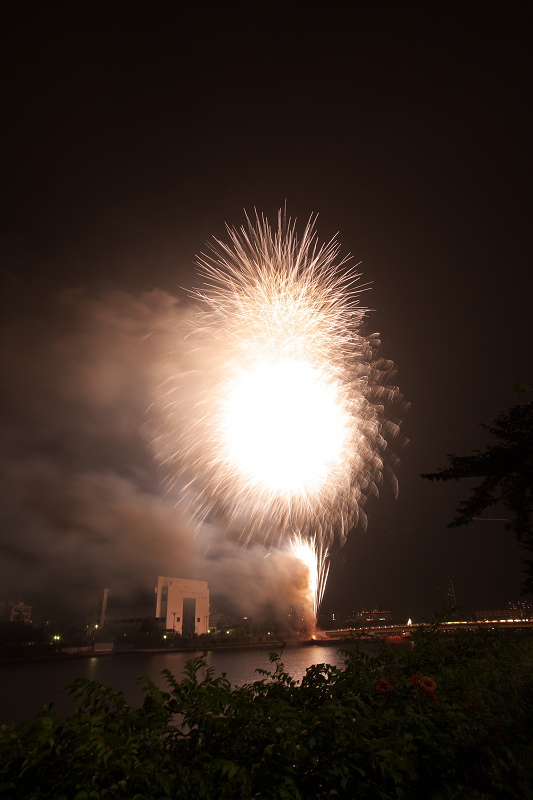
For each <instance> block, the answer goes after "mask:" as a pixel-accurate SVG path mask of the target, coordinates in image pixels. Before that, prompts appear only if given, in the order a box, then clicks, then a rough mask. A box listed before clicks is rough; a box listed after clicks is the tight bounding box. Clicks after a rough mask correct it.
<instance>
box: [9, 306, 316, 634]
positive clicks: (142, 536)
mask: <svg viewBox="0 0 533 800" xmlns="http://www.w3.org/2000/svg"><path fill="white" fill-rule="evenodd" d="M187 314H188V311H187V309H186V307H184V306H183V305H182V304H181V303H180V301H179V300H178V299H177V298H176V297H173V296H171V295H170V294H168V293H166V292H163V291H159V290H156V291H151V292H144V293H129V292H116V291H114V292H111V291H110V292H107V293H92V292H88V291H83V290H64V291H61V292H58V293H56V294H54V295H52V296H50V297H48V298H47V299H46V301H45V300H43V299H40V300H38V301H37V300H36V299H35V298H29V297H28V298H23V299H22V298H18V300H17V301H16V302H13V303H12V304H11V306H10V307H9V310H7V311H6V312H5V313H4V314H3V317H2V320H1V321H0V357H1V363H2V374H3V378H4V380H3V381H2V386H3V388H2V390H1V392H0V418H1V419H2V427H1V430H0V442H1V449H0V452H1V455H0V474H1V481H0V587H1V588H0V594H1V595H2V596H3V598H5V599H9V598H20V599H24V600H26V602H31V603H32V604H33V605H34V617H35V618H44V617H45V616H48V615H50V614H55V615H63V616H64V617H66V618H68V617H72V614H73V612H76V613H78V615H79V617H80V618H81V617H82V615H83V614H84V612H85V609H86V605H87V601H88V599H89V596H90V594H91V592H93V591H100V590H103V588H104V587H105V586H109V585H112V586H116V587H120V589H121V591H122V592H124V593H127V592H132V593H133V592H135V591H137V590H139V589H146V588H150V587H152V588H153V586H154V585H155V583H154V582H155V579H156V577H157V575H158V574H166V575H175V576H176V577H188V578H194V579H201V580H208V582H209V585H210V589H211V592H212V593H216V594H218V595H223V596H224V597H226V598H227V599H228V600H229V601H231V602H232V603H233V604H234V605H236V606H238V607H239V608H241V609H243V610H245V611H247V612H248V613H252V614H253V613H255V612H256V611H257V610H259V609H261V608H262V607H264V606H266V605H268V604H276V603H281V604H282V605H283V607H284V608H286V607H287V606H289V605H291V604H295V605H302V604H304V603H305V600H306V598H305V584H306V581H305V574H303V571H304V568H303V567H302V565H301V564H300V563H299V562H298V561H297V560H296V559H295V558H294V557H293V556H290V555H289V554H288V553H283V552H279V551H276V552H273V553H271V554H270V555H268V554H267V551H266V550H265V549H264V548H262V547H260V546H258V545H251V546H249V547H248V548H246V549H243V548H242V547H240V546H239V545H238V544H237V543H236V542H235V541H233V539H232V537H231V536H227V532H226V531H224V530H223V529H222V528H220V527H218V526H217V525H216V524H214V523H204V524H203V525H200V526H199V525H197V524H195V522H194V520H191V519H190V517H189V515H188V514H187V509H186V508H184V507H183V505H182V504H181V503H180V502H178V500H177V497H176V496H175V495H172V494H166V493H165V490H164V489H163V488H162V486H163V478H164V476H163V475H162V473H161V472H160V471H159V470H158V468H157V466H156V465H155V463H154V460H153V455H152V449H151V445H150V439H151V437H152V435H153V434H152V433H151V423H150V414H149V413H148V409H149V408H150V406H151V403H152V400H153V392H154V389H155V387H157V386H159V385H160V383H161V381H163V380H164V378H165V373H166V371H168V366H169V363H170V362H171V361H172V360H173V361H174V362H175V363H176V368H177V369H181V368H182V365H180V359H181V358H182V357H183V354H182V352H181V350H180V342H181V341H182V340H181V331H182V328H183V323H184V320H185V318H186V317H187Z"/></svg>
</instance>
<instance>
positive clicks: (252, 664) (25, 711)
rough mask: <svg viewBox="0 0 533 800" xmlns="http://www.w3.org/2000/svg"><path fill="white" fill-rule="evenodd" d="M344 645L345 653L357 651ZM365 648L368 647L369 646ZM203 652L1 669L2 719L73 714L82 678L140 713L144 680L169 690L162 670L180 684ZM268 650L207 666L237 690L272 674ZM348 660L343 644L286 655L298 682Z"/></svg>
mask: <svg viewBox="0 0 533 800" xmlns="http://www.w3.org/2000/svg"><path fill="white" fill-rule="evenodd" d="M356 646H357V645H355V644H354V643H351V642H350V643H343V644H342V648H343V649H344V650H350V649H353V648H354V647H356ZM363 646H364V645H363ZM203 652H204V651H203V650H198V651H197V652H194V651H190V650H188V651H187V652H176V651H174V652H156V653H147V652H129V653H117V654H113V655H99V656H91V657H88V658H68V660H67V659H64V660H63V659H59V658H58V659H50V660H46V661H24V662H17V663H14V662H12V663H4V664H0V719H3V720H4V722H16V723H20V722H27V721H29V720H31V719H33V718H34V717H35V716H36V714H38V713H39V712H40V711H42V708H43V705H45V704H48V703H53V704H54V708H55V709H57V711H58V713H59V714H60V715H62V716H65V715H68V714H71V713H72V712H73V711H74V709H75V703H74V701H73V699H72V698H71V697H70V696H69V693H68V691H66V687H67V686H68V685H69V684H70V683H72V682H73V681H74V680H76V678H89V679H91V680H95V681H98V683H103V684H105V685H106V686H110V687H112V688H113V689H119V690H121V691H123V692H124V695H125V698H126V701H127V702H128V703H129V704H130V705H131V706H133V707H134V708H138V707H140V706H141V705H142V702H143V692H142V689H141V687H140V685H139V678H140V677H141V676H144V675H146V676H147V677H148V678H150V679H151V680H152V681H153V682H154V683H155V684H156V686H158V687H159V688H161V689H165V688H166V682H165V678H164V676H162V675H161V672H162V670H170V671H171V672H172V674H173V675H174V676H175V677H176V678H178V679H180V678H181V677H183V670H184V667H185V664H186V663H187V661H189V660H190V659H192V658H195V657H196V656H199V655H202V654H203ZM269 652H270V650H269V649H268V648H259V647H257V648H254V647H251V648H246V649H229V648H228V649H226V648H224V649H217V650H212V651H210V652H209V653H208V655H207V666H208V667H212V668H213V670H214V673H215V677H216V676H218V675H222V674H223V673H226V677H227V678H228V680H229V681H230V682H231V684H232V685H233V686H242V685H243V684H245V683H252V682H253V681H254V680H258V679H259V678H261V677H262V676H261V675H258V674H257V673H256V672H255V670H256V669H271V668H272V666H271V664H270V660H269ZM345 658H346V656H345V655H344V654H343V653H342V652H341V650H339V644H338V643H337V644H331V645H321V646H316V645H301V646H298V647H287V648H286V649H285V651H284V652H283V655H282V662H283V664H284V666H285V669H286V671H287V672H288V673H289V674H290V675H291V676H292V677H293V678H294V679H295V680H297V681H300V680H301V679H302V677H303V676H304V675H305V671H306V669H307V668H308V667H310V666H312V665H313V664H324V663H327V664H332V665H334V666H338V667H341V666H343V665H344V661H345Z"/></svg>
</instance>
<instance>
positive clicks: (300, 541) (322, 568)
mask: <svg viewBox="0 0 533 800" xmlns="http://www.w3.org/2000/svg"><path fill="white" fill-rule="evenodd" d="M291 550H292V552H293V554H294V555H295V556H296V558H299V559H300V561H302V562H303V563H304V564H305V566H306V567H307V568H308V570H309V604H310V606H311V607H312V609H313V615H314V618H315V620H316V618H317V617H318V611H319V609H320V604H321V603H322V597H323V596H324V590H325V588H326V581H327V579H328V573H329V562H328V549H327V547H323V545H322V543H321V541H320V540H317V538H316V536H312V537H311V538H310V539H306V538H304V537H303V536H302V535H301V534H294V535H293V537H292V539H291Z"/></svg>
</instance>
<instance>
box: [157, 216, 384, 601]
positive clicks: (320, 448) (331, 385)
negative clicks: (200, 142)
mask: <svg viewBox="0 0 533 800" xmlns="http://www.w3.org/2000/svg"><path fill="white" fill-rule="evenodd" d="M314 222H315V220H314V219H310V221H309V222H308V224H307V225H306V227H305V229H304V231H303V234H302V236H301V238H298V236H297V233H296V229H295V224H294V223H293V222H291V220H288V221H287V220H286V219H285V217H284V215H283V214H282V213H281V212H280V214H279V218H278V227H277V230H276V231H272V229H271V228H270V226H269V224H268V221H267V220H266V219H265V218H259V217H257V218H256V221H255V224H254V223H252V222H251V221H250V220H249V219H248V218H247V226H246V227H242V228H241V229H240V230H237V229H234V228H228V235H229V242H228V243H224V242H222V241H219V240H215V243H214V245H213V246H212V248H211V253H210V254H209V255H202V257H201V258H200V260H199V267H200V274H201V276H202V277H203V280H204V286H203V288H202V289H198V290H195V291H194V292H193V297H194V298H195V300H196V311H195V312H194V314H193V315H192V318H191V319H190V320H189V327H188V330H187V333H186V342H187V346H186V353H185V356H184V359H185V362H184V363H183V362H182V364H181V365H180V367H179V368H177V369H176V368H175V367H173V368H172V374H171V375H170V376H169V377H168V379H167V380H166V381H165V382H164V384H163V385H162V387H161V391H160V396H159V399H158V402H157V404H156V406H157V410H158V412H159V422H158V425H159V429H160V435H159V436H158V438H157V441H156V448H157V452H158V455H159V458H160V460H161V462H162V463H163V464H164V465H165V470H166V474H167V475H168V476H169V483H170V484H176V485H177V486H178V487H179V489H180V491H181V492H182V494H183V496H184V497H186V499H187V502H188V503H189V504H190V505H191V507H192V508H193V509H194V513H195V516H196V518H197V519H205V518H206V517H207V516H208V515H216V517H217V518H219V519H223V520H224V521H225V523H226V525H227V526H228V527H229V528H231V529H233V530H235V531H237V532H238V534H239V535H240V536H241V538H242V540H243V541H244V542H247V541H249V540H250V539H251V538H255V539H259V540H261V541H263V542H264V543H265V544H267V545H268V546H278V545H280V544H281V543H282V541H283V540H286V539H287V538H288V537H290V535H291V534H292V533H293V532H295V531H299V532H300V533H299V537H300V538H299V541H300V542H301V543H302V542H304V541H305V540H309V538H310V537H312V540H313V542H314V544H313V547H314V549H315V553H316V554H321V553H326V552H327V548H328V547H329V546H330V544H331V542H332V541H333V539H334V537H335V536H338V537H339V539H340V541H341V543H342V542H343V541H344V539H345V537H346V535H347V532H348V530H349V529H350V528H351V527H352V526H353V525H355V524H356V523H357V522H358V521H359V522H361V523H362V524H365V522H366V517H365V514H364V511H363V506H364V504H365V500H366V498H367V497H368V496H369V495H372V494H374V495H377V494H378V486H379V484H380V483H381V482H382V479H383V474H384V471H385V469H386V468H385V465H384V454H385V450H386V448H387V439H388V438H390V436H391V435H395V433H396V432H397V426H396V425H394V424H393V423H392V422H391V421H390V420H387V419H386V416H385V413H384V404H386V403H388V404H390V402H391V401H395V400H397V399H398V398H399V393H398V390H397V388H396V387H393V386H389V385H388V381H389V378H390V375H391V373H392V368H393V365H392V364H391V363H390V362H383V361H377V360H376V357H375V351H376V347H377V345H378V344H379V342H378V340H377V335H373V336H368V337H367V336H365V335H364V334H363V332H362V328H361V326H362V322H363V319H364V316H365V313H366V309H365V308H363V307H361V306H360V305H359V294H360V292H361V290H362V289H363V288H365V287H362V286H360V285H359V284H358V280H359V278H360V275H359V273H358V272H356V271H353V270H349V269H348V268H347V267H346V261H347V259H342V260H339V259H338V256H339V249H340V246H339V244H338V242H337V240H336V239H335V238H334V239H333V240H331V241H330V242H329V243H327V244H324V245H322V246H320V245H319V244H318V243H317V237H316V233H315V230H314ZM182 358H183V356H182ZM390 476H391V481H392V482H394V480H395V479H394V477H393V471H391V472H390ZM317 543H318V548H319V549H317ZM317 558H318V559H319V560H322V555H317ZM323 561H324V563H325V556H324V558H323ZM322 574H324V570H322ZM324 584H325V578H324V579H323V580H322V581H321V582H320V585H321V586H322V587H323V585H324Z"/></svg>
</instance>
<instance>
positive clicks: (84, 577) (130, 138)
mask: <svg viewBox="0 0 533 800" xmlns="http://www.w3.org/2000/svg"><path fill="white" fill-rule="evenodd" d="M530 13H531V12H530V11H529V7H528V6H527V4H525V3H513V4H509V3H503V2H469V3H436V2H434V3H427V2H424V3H417V2H409V3H407V2H404V3H398V2H376V3H371V2H366V3H363V2H361V3H360V2H357V3H355V2H353V3H325V2H324V3H313V4H311V3H299V2H291V3H276V2H268V3H267V2H251V3H239V2H236V3H235V2H234V3H225V2H218V3H213V2H202V3H194V4H193V3H191V4H188V5H187V6H186V5H185V4H182V3H175V2H165V1H163V0H160V2H158V3H149V2H144V3H138V2H111V3H102V2H92V3H68V4H66V3H42V2H38V3H37V2H35V3H33V2H24V1H21V2H17V3H10V4H7V5H6V6H5V7H4V8H3V10H2V12H1V16H2V19H1V25H0V28H1V29H2V34H1V36H2V43H1V54H2V55H1V59H2V63H1V75H2V84H3V86H2V89H3V91H2V109H3V118H4V122H3V124H2V133H1V135H2V154H3V159H2V161H3V165H2V176H1V185H2V213H1V218H0V225H1V247H2V283H3V286H2V293H1V303H2V319H1V321H0V325H1V334H2V339H1V348H2V349H1V357H2V385H3V387H2V392H1V396H0V412H1V414H2V432H1V436H2V440H3V446H2V451H1V452H2V455H1V456H0V458H1V463H0V469H1V474H2V487H1V493H0V498H1V501H2V506H1V509H0V554H1V559H2V562H1V585H2V586H3V588H0V593H1V594H2V595H6V596H12V595H17V596H22V597H23V598H26V597H29V598H31V599H32V600H33V602H34V603H36V604H38V603H41V604H42V606H43V607H45V606H46V607H48V606H50V607H52V606H53V607H54V608H59V607H61V604H62V602H63V600H64V598H65V597H67V596H68V597H69V598H72V597H75V595H76V594H78V595H79V596H78V599H77V601H76V602H78V604H79V603H81V600H80V597H81V596H82V595H83V597H85V593H86V591H88V589H89V588H91V587H92V586H95V587H99V586H103V584H104V583H105V582H106V581H109V580H115V579H116V580H122V581H123V583H124V585H125V584H127V581H128V576H129V575H132V576H137V578H138V580H140V581H141V582H142V581H143V580H144V575H146V574H147V573H150V574H149V575H148V576H147V578H146V582H147V583H151V582H152V580H153V579H152V573H154V574H158V573H159V574H160V573H161V572H164V571H165V570H166V572H167V574H180V573H181V572H182V570H183V569H185V566H187V568H190V569H192V566H191V564H193V563H194V564H196V563H197V561H187V558H189V559H193V558H194V559H199V557H200V550H201V549H202V548H201V546H199V545H198V541H197V540H196V539H195V540H194V542H192V543H191V542H190V541H189V539H190V531H188V530H187V531H186V530H185V529H186V528H187V525H186V523H184V522H183V521H181V522H180V520H179V519H178V520H177V519H176V518H175V517H177V516H179V514H180V513H181V512H180V510H179V509H174V508H172V507H171V505H170V504H169V500H168V498H164V497H163V496H162V492H161V490H160V480H161V476H160V475H159V474H158V473H157V470H156V469H155V468H154V465H153V463H152V459H151V454H150V448H149V446H148V445H147V437H146V429H145V428H146V415H145V411H146V409H147V408H148V406H149V404H150V402H151V399H150V398H151V389H152V387H153V385H154V382H156V381H157V375H156V374H155V372H156V369H155V367H154V364H155V363H156V361H157V354H158V353H159V352H160V351H161V347H166V346H169V345H168V342H169V338H168V337H172V336H173V335H176V334H175V327H173V326H174V325H175V318H176V315H178V316H179V314H181V313H182V311H181V309H182V308H183V307H184V305H185V304H186V302H187V301H186V299H185V292H184V291H183V289H184V288H185V289H187V288H190V287H192V286H193V285H195V284H197V283H198V281H197V279H196V278H195V268H194V261H195V256H196V254H198V253H199V252H200V251H202V250H205V245H206V242H207V241H208V240H209V239H210V237H212V236H213V235H216V236H221V237H222V236H224V223H225V222H227V223H229V224H230V225H236V226H240V225H241V224H242V223H243V221H244V211H243V210H244V209H246V210H247V211H248V212H251V213H253V209H254V207H255V208H257V210H258V211H259V212H264V213H265V214H266V215H267V216H269V217H270V218H271V219H272V220H274V218H275V215H276V214H277V210H278V208H280V206H282V205H283V204H284V203H285V201H286V202H287V207H288V211H289V213H290V214H291V216H292V217H297V218H298V221H299V223H301V224H302V226H303V224H304V223H305V221H306V220H307V219H308V217H309V215H310V214H311V213H313V212H314V213H318V214H319V217H318V223H317V229H318V235H319V238H320V240H322V241H324V240H329V239H330V238H331V236H333V235H334V234H335V233H336V232H337V231H338V232H339V239H340V241H341V243H342V252H343V254H344V253H348V252H350V253H352V254H353V257H354V261H355V262H356V263H357V262H362V263H361V266H360V270H361V271H362V273H363V277H364V280H365V281H371V282H372V290H371V292H370V293H369V294H367V295H366V296H365V302H366V304H368V305H369V306H370V307H371V308H372V309H375V310H374V311H372V313H371V314H370V316H369V322H368V326H369V331H380V333H381V335H382V339H383V341H384V349H383V355H385V356H387V357H389V358H391V359H393V360H394V362H395V363H396V365H397V368H398V377H397V381H398V384H399V386H400V388H401V390H402V392H403V394H404V396H405V398H406V400H408V401H409V402H410V403H411V408H410V410H409V412H408V413H407V414H406V415H405V418H404V425H403V432H404V434H405V436H406V437H407V438H408V439H409V440H410V444H409V446H408V448H407V449H405V450H404V451H403V452H402V453H401V454H400V456H401V461H402V463H401V467H400V469H399V471H398V479H399V484H400V494H399V498H398V500H397V501H394V500H393V499H392V496H391V494H390V493H389V492H388V491H387V490H386V489H385V490H384V491H383V496H382V497H381V498H380V499H379V500H378V501H375V502H372V503H370V504H369V505H368V506H367V512H368V516H369V526H368V529H367V531H366V532H364V531H362V530H357V531H355V532H354V533H353V534H352V535H351V537H350V538H349V541H348V543H347V545H346V546H345V547H344V549H343V550H342V551H340V552H338V553H336V554H335V557H334V559H333V564H332V568H331V572H330V579H329V584H328V589H327V593H326V597H325V603H324V606H325V608H327V609H333V610H335V609H339V610H340V609H350V608H360V607H362V606H368V605H373V606H374V605H377V604H379V605H381V606H382V607H390V608H392V610H393V612H395V613H396V614H397V615H398V616H400V617H401V616H409V615H410V616H413V617H417V616H418V617H419V616H420V615H421V614H430V613H431V611H432V609H434V608H435V607H437V606H438V605H439V604H440V603H441V602H442V601H443V599H444V598H443V597H442V596H441V595H440V594H439V590H438V582H439V576H440V575H441V574H442V573H445V574H453V575H454V576H455V579H454V580H455V588H456V595H457V601H458V602H459V604H461V605H463V606H465V607H467V608H469V609H472V610H473V609H474V608H487V607H501V606H502V604H504V603H506V602H508V601H514V600H516V599H518V594H519V587H520V583H521V580H522V566H521V556H522V551H521V550H520V549H519V548H518V546H517V545H516V544H515V542H514V540H513V537H512V535H511V534H509V533H507V532H505V531H504V529H503V526H504V523H503V522H478V523H474V524H473V525H471V526H470V527H468V528H465V529H459V530H449V529H447V528H446V523H447V522H448V521H449V520H450V519H451V517H452V516H453V510H454V508H455V506H456V504H457V502H458V500H459V499H461V498H462V497H464V496H465V494H466V492H467V486H463V485H443V484H432V483H429V482H427V481H422V480H421V479H420V477H419V475H420V473H422V472H427V471H433V470H435V469H437V468H438V467H441V466H444V464H445V455H446V453H450V452H457V453H468V452H470V451H472V450H473V449H475V448H477V447H482V446H484V445H485V443H488V439H487V434H486V433H485V432H484V431H483V429H482V428H480V426H479V423H480V422H487V423H490V422H491V421H492V420H493V419H494V418H495V416H496V415H497V414H498V413H500V412H501V411H504V410H506V409H508V408H509V407H510V406H512V405H514V404H515V403H517V402H519V401H520V399H521V398H520V397H519V396H518V395H517V394H516V393H515V392H513V390H512V386H513V384H515V383H516V382H522V383H527V382H530V381H531V379H532V378H531V341H532V335H531V320H530V307H531V296H532V286H531V282H532V280H531V272H530V269H529V255H530V254H529V252H527V260H526V249H527V250H528V251H529V244H530V242H529V227H530V215H531V203H530V200H529V190H530V185H531V170H530V142H531V124H530V106H531V90H530V84H531V56H530V47H529V44H530V35H531V19H530ZM173 297H175V298H179V302H178V301H176V302H174V301H173V300H172V298H173ZM147 342H148V344H147ZM180 525H181V526H182V528H181V529H180V531H181V532H180V533H175V529H176V528H177V527H178V528H179V526H180ZM210 535H212V536H217V535H218V534H217V533H215V534H210ZM188 537H189V538H188ZM220 547H221V548H222V550H224V547H223V546H222V545H220ZM222 550H221V551H220V552H219V553H218V558H219V564H220V565H222V566H224V565H227V562H226V561H225V560H224V559H229V561H230V562H231V564H229V565H227V572H226V573H224V574H223V575H222V576H220V574H218V577H213V575H214V566H213V564H214V562H215V561H216V559H215V557H214V555H213V548H211V550H210V554H211V556H210V558H211V562H212V564H211V572H209V571H208V572H207V573H206V574H208V576H209V578H210V580H211V579H212V581H213V585H214V586H216V587H218V588H219V589H220V588H222V583H224V581H226V582H234V577H235V574H237V573H239V574H241V573H242V574H244V572H246V568H245V567H244V566H243V563H244V562H243V563H241V562H239V556H237V555H236V554H235V553H228V552H226V551H224V552H222ZM247 558H248V559H249V563H252V562H253V558H252V554H249V556H247ZM238 562H239V566H236V565H237V563H238ZM246 563H247V564H248V562H246ZM232 570H233V571H232ZM219 573H220V570H219ZM139 576H140V577H139ZM189 577H191V576H189ZM241 577H242V575H241ZM271 580H272V581H273V577H272V575H267V576H266V577H264V582H265V586H264V587H263V588H264V591H265V593H266V594H268V585H269V581H271ZM217 581H218V582H217ZM253 586H254V583H253V581H252V583H251V588H250V589H248V588H247V589H246V591H253ZM243 591H244V589H243ZM279 591H280V588H279V587H277V588H276V592H277V593H278V594H279ZM44 598H46V601H45V600H44ZM262 599H263V598H262ZM70 602H71V600H70V599H69V603H70ZM72 602H74V601H72Z"/></svg>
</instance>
